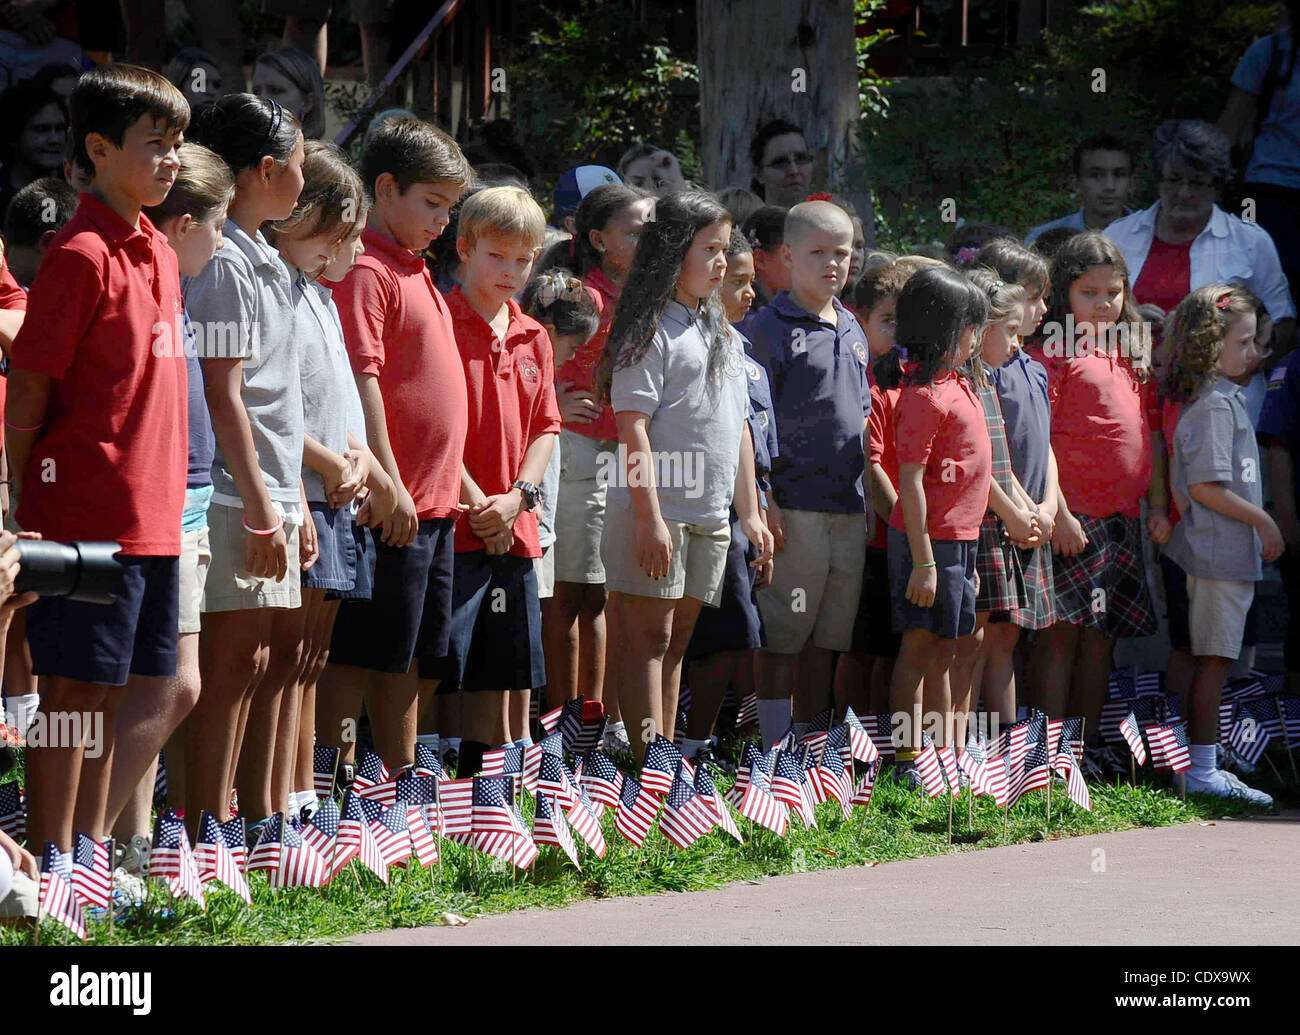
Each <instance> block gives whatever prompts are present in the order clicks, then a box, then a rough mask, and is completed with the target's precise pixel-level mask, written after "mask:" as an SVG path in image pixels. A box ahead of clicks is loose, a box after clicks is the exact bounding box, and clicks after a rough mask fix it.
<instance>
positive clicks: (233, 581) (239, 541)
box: [203, 503, 302, 613]
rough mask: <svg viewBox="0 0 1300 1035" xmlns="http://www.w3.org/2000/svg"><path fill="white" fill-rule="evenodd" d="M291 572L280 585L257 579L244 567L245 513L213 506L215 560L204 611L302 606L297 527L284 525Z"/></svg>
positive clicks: (210, 531) (210, 515) (210, 523)
mask: <svg viewBox="0 0 1300 1035" xmlns="http://www.w3.org/2000/svg"><path fill="white" fill-rule="evenodd" d="M284 531H285V535H286V536H287V537H288V540H289V544H288V551H289V569H288V571H286V572H285V575H284V578H282V579H280V580H279V581H278V582H277V581H276V580H274V579H267V578H258V577H257V576H255V575H252V574H250V573H249V571H248V568H246V567H245V566H244V559H245V557H246V554H247V542H246V539H245V533H244V511H243V509H242V508H240V507H227V506H225V505H224V504H221V503H213V504H212V506H210V507H209V508H208V541H209V542H210V544H211V549H212V561H211V563H210V564H209V566H208V578H207V582H206V583H205V585H204V587H203V610H204V612H205V613H206V612H210V611H251V610H253V609H255V608H259V607H283V608H289V609H293V608H295V607H301V606H302V569H301V568H299V567H298V534H299V530H298V526H297V525H285V526H284Z"/></svg>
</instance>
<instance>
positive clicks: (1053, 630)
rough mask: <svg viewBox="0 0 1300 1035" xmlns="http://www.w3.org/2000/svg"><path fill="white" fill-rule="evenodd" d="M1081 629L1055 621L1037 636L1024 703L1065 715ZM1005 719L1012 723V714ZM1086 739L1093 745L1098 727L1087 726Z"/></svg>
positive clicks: (1048, 712) (1031, 656)
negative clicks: (1087, 737)
mask: <svg viewBox="0 0 1300 1035" xmlns="http://www.w3.org/2000/svg"><path fill="white" fill-rule="evenodd" d="M1080 632H1081V629H1080V627H1079V626H1077V625H1071V624H1070V623H1069V622H1057V623H1056V624H1055V625H1052V626H1049V627H1048V628H1046V629H1044V630H1043V631H1042V632H1040V633H1039V634H1038V638H1037V639H1036V640H1035V641H1034V646H1033V650H1032V652H1031V653H1030V655H1029V673H1028V675H1029V685H1028V686H1027V687H1025V691H1026V693H1025V703H1026V704H1028V705H1029V706H1030V707H1033V708H1041V709H1042V710H1043V711H1045V712H1046V713H1047V714H1048V715H1053V716H1056V715H1064V714H1065V713H1066V712H1065V705H1066V702H1067V701H1068V700H1069V697H1070V684H1071V682H1072V678H1073V673H1074V665H1075V662H1074V659H1075V655H1076V654H1077V653H1078V650H1079V639H1080V635H1079V634H1080ZM1008 718H1009V719H1010V720H1011V721H1012V722H1014V721H1015V714H1014V713H1012V714H1011V715H1010V716H1008ZM1088 733H1089V739H1090V740H1093V741H1094V743H1095V739H1094V738H1095V737H1096V735H1097V727H1096V725H1095V724H1094V723H1088Z"/></svg>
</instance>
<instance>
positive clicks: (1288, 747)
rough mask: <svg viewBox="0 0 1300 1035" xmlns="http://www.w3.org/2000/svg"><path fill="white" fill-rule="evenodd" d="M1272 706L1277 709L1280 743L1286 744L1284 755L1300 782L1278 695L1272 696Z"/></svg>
mask: <svg viewBox="0 0 1300 1035" xmlns="http://www.w3.org/2000/svg"><path fill="white" fill-rule="evenodd" d="M1273 707H1274V708H1276V709H1277V721H1278V723H1279V724H1280V725H1281V727H1282V743H1283V744H1285V745H1286V755H1287V758H1289V759H1290V760H1291V775H1292V776H1294V777H1295V778H1296V782H1297V783H1300V773H1298V772H1296V767H1295V755H1293V754H1291V738H1290V737H1289V736H1287V732H1286V718H1285V717H1284V716H1283V715H1282V699H1281V698H1280V697H1274V698H1273ZM1278 779H1279V780H1280V779H1281V777H1278Z"/></svg>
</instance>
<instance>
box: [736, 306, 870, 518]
mask: <svg viewBox="0 0 1300 1035" xmlns="http://www.w3.org/2000/svg"><path fill="white" fill-rule="evenodd" d="M833 301H834V306H835V315H836V319H837V323H836V324H835V325H832V324H830V323H827V322H826V321H825V320H822V319H821V318H820V317H817V316H814V315H813V314H812V313H809V312H808V311H807V310H805V309H803V308H802V307H800V306H799V305H798V304H797V303H796V302H795V301H794V299H792V298H791V297H790V295H789V293H788V292H785V291H779V292H777V295H776V298H774V299H773V300H772V303H771V304H770V305H765V306H764V307H763V308H762V309H760V310H759V311H758V312H757V313H756V314H754V316H753V318H752V319H751V320H748V321H746V324H745V326H744V332H745V334H747V335H748V336H749V339H750V341H751V342H752V343H753V346H754V358H755V359H756V360H758V362H760V363H761V364H763V366H764V367H766V368H767V374H768V378H769V380H770V382H771V388H772V402H773V409H774V411H775V413H776V422H777V424H778V425H779V426H780V429H781V455H780V456H779V457H776V458H774V459H773V462H772V486H773V488H774V490H775V495H776V501H777V503H779V504H780V505H781V506H782V507H789V508H792V509H794V510H810V511H817V512H819V513H824V514H855V513H863V512H864V510H865V502H864V499H863V495H862V469H863V466H864V464H865V459H866V458H865V453H864V450H863V438H862V429H863V424H864V421H865V419H866V416H867V414H869V413H870V412H871V387H870V384H869V383H868V381H867V365H868V364H869V363H870V360H871V353H870V351H868V349H867V336H866V335H865V334H864V333H863V331H862V326H861V324H859V323H858V321H857V318H856V317H855V316H854V315H853V314H852V313H851V312H849V310H848V309H846V308H845V307H844V306H843V305H841V304H840V301H839V299H834V300H833Z"/></svg>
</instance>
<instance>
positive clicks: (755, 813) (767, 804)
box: [735, 745, 790, 837]
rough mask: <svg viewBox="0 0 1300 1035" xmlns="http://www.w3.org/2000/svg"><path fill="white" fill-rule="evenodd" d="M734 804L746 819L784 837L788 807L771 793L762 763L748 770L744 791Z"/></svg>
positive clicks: (788, 813)
mask: <svg viewBox="0 0 1300 1035" xmlns="http://www.w3.org/2000/svg"><path fill="white" fill-rule="evenodd" d="M747 746H748V745H747ZM735 804H736V811H737V812H739V813H740V814H741V815H742V816H744V817H745V818H746V819H749V820H752V821H753V822H755V823H757V824H758V825H759V826H760V827H766V828H767V829H768V830H771V831H772V832H773V833H775V834H776V835H777V836H779V837H785V832H786V829H787V827H788V826H789V822H790V809H789V806H787V805H786V803H785V802H783V801H778V800H777V798H776V797H775V796H774V795H773V794H772V785H771V783H770V782H769V781H768V776H767V773H766V772H765V771H764V769H763V766H762V765H755V766H754V767H753V768H752V769H751V770H750V774H749V779H748V780H747V782H746V784H745V790H744V793H743V794H742V795H741V796H740V799H739V800H738V801H737V802H736V803H735Z"/></svg>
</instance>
